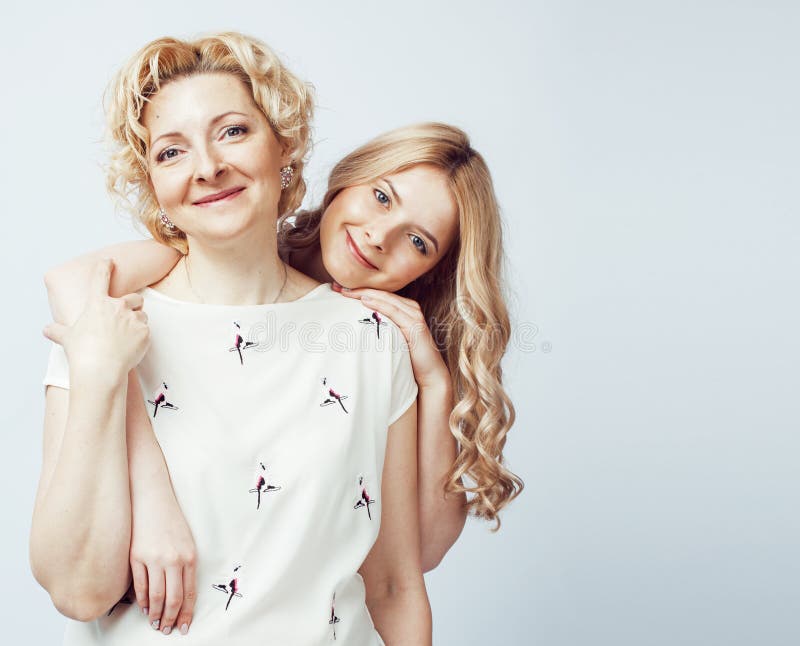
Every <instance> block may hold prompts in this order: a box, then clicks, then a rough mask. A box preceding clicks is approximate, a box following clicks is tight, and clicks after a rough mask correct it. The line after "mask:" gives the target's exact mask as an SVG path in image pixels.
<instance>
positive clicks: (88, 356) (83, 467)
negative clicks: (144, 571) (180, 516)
mask: <svg viewBox="0 0 800 646" xmlns="http://www.w3.org/2000/svg"><path fill="white" fill-rule="evenodd" d="M110 273H111V264H110V263H108V262H104V263H98V265H97V267H96V269H95V274H94V276H93V278H92V281H91V282H92V286H91V289H90V290H89V298H88V301H87V305H86V309H85V310H84V312H83V313H82V314H81V316H80V317H79V318H78V320H77V322H76V323H75V325H73V326H72V327H69V328H67V327H64V326H62V325H58V324H54V325H51V326H48V328H47V330H46V334H47V335H48V336H49V337H50V338H51V339H52V340H53V341H56V342H58V343H60V344H61V345H63V347H64V349H65V351H66V353H67V356H68V357H69V378H70V386H71V387H70V389H69V390H66V389H64V388H57V387H53V386H50V387H48V388H47V393H46V402H45V428H44V442H43V458H42V471H41V476H40V480H39V486H38V489H37V493H36V500H35V503H34V513H33V522H32V524H31V535H30V562H31V569H32V571H33V574H34V576H35V577H36V580H37V581H39V583H40V584H41V585H42V586H43V587H44V588H45V589H46V590H47V591H48V592H49V593H50V596H51V598H52V600H53V603H54V604H55V606H56V608H58V610H59V611H60V612H61V613H63V614H65V615H67V616H68V617H72V618H74V619H77V620H80V621H89V620H92V619H95V618H97V617H98V616H100V615H101V614H102V613H104V612H106V611H107V610H108V609H109V608H110V607H111V606H113V605H114V603H115V602H116V601H117V600H119V598H120V597H121V596H122V595H123V594H124V593H125V591H126V590H127V589H128V586H129V583H130V576H129V574H128V551H129V545H130V536H131V507H130V492H129V489H128V461H127V451H126V439H125V415H126V413H125V410H126V392H127V382H128V373H129V371H130V370H131V369H132V368H133V366H135V365H136V364H138V363H139V361H140V360H141V358H142V356H143V355H144V353H145V352H146V350H147V346H148V342H149V332H148V328H147V323H146V317H145V315H144V314H143V312H141V311H140V310H141V305H142V302H141V301H142V299H141V296H139V295H137V294H130V295H128V296H126V297H124V298H122V299H113V298H109V297H108V296H107V289H108V282H109V278H110ZM109 528H113V529H109Z"/></svg>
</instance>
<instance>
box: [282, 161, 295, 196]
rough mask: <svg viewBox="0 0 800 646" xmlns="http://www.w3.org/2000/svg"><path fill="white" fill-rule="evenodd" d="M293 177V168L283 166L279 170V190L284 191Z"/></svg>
mask: <svg viewBox="0 0 800 646" xmlns="http://www.w3.org/2000/svg"><path fill="white" fill-rule="evenodd" d="M293 177H294V168H293V167H292V166H284V167H283V168H281V190H282V191H283V190H285V189H287V188H288V187H289V184H291V183H292V178H293Z"/></svg>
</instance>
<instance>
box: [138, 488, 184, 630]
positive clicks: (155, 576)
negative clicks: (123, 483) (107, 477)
mask: <svg viewBox="0 0 800 646" xmlns="http://www.w3.org/2000/svg"><path fill="white" fill-rule="evenodd" d="M137 495H138V496H140V499H139V500H137V501H136V504H135V505H134V510H133V528H132V532H131V572H132V573H133V587H134V591H135V593H136V603H138V604H139V607H140V608H141V609H142V614H145V615H147V621H148V622H149V623H150V625H151V626H152V627H153V628H154V629H155V630H160V631H161V632H162V633H164V634H165V635H169V634H170V633H171V632H172V630H173V628H175V629H176V630H180V632H181V634H182V635H185V634H186V633H187V632H188V631H189V626H191V625H192V616H193V613H194V604H195V600H196V598H197V586H196V580H195V576H196V565H197V552H196V548H195V544H194V539H193V538H192V532H191V530H190V529H189V526H188V525H187V523H186V520H185V518H184V516H183V512H182V511H181V509H180V506H179V505H178V501H177V500H175V495H174V493H173V492H172V489H171V488H168V490H166V491H160V490H158V487H157V486H155V487H154V486H152V485H149V484H148V485H145V484H144V483H142V484H140V485H139V490H138V493H137Z"/></svg>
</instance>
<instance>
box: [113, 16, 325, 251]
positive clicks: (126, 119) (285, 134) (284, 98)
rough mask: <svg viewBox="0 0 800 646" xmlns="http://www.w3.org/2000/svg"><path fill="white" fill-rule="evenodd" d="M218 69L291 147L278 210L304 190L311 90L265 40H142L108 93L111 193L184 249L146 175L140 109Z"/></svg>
mask: <svg viewBox="0 0 800 646" xmlns="http://www.w3.org/2000/svg"><path fill="white" fill-rule="evenodd" d="M213 73H224V74H232V75H233V76H235V77H236V78H238V79H240V80H241V81H242V82H243V83H244V84H245V85H246V86H247V88H248V89H249V90H250V91H251V92H252V95H253V100H254V101H255V103H256V105H257V106H258V107H259V108H260V109H261V111H262V112H263V113H264V115H265V116H266V118H267V121H268V122H269V124H270V126H271V127H272V130H273V132H274V133H275V135H276V137H277V138H278V141H279V142H280V144H281V145H282V146H283V148H284V149H285V150H286V151H287V152H288V153H289V155H290V158H291V163H292V166H294V169H295V179H294V181H293V182H292V184H291V185H290V186H289V187H288V188H287V189H286V190H284V191H283V192H282V193H281V197H280V201H279V203H278V215H279V216H280V215H283V214H286V213H291V212H292V211H293V210H294V209H296V208H298V207H299V206H300V203H301V202H302V201H303V196H304V195H305V191H306V184H305V181H304V180H303V167H304V165H305V161H306V156H307V154H308V151H309V147H310V143H311V118H312V115H313V108H314V93H313V89H312V87H311V86H310V85H308V84H307V83H304V82H303V81H301V80H300V79H299V78H297V77H296V76H295V75H294V74H293V73H292V72H290V71H289V69H288V68H286V66H285V65H284V64H283V63H282V62H281V61H280V59H279V58H278V57H277V55H276V54H275V53H274V52H273V51H272V50H271V49H270V48H269V47H267V45H265V44H264V43H262V42H260V41H259V40H256V39H255V38H252V37H250V36H245V35H243V34H240V33H236V32H225V33H219V34H212V35H209V36H206V37H203V38H198V39H196V40H178V39H176V38H159V39H157V40H154V41H152V42H150V43H148V44H147V45H145V46H144V47H143V48H142V49H141V50H139V51H138V52H137V53H136V54H134V56H133V57H132V58H131V59H130V60H129V61H128V62H127V63H126V64H125V65H124V66H123V68H122V69H121V70H120V71H119V73H118V74H117V75H116V77H115V78H114V79H113V80H112V82H111V84H110V85H109V87H108V89H107V91H106V97H105V99H106V101H105V102H106V120H107V131H108V133H107V135H108V139H109V143H110V145H111V149H112V150H111V159H110V163H109V167H108V170H107V174H106V187H107V188H108V190H109V192H110V193H111V194H112V195H113V196H114V197H116V198H117V199H118V201H119V202H121V203H122V205H123V206H124V207H126V208H127V210H129V211H130V212H131V213H132V215H133V216H134V217H135V219H136V220H138V221H139V222H140V223H141V224H143V225H144V227H145V228H146V229H147V230H148V231H149V232H150V234H151V235H152V236H153V238H155V239H156V240H158V241H159V242H161V243H163V244H166V245H169V246H171V247H174V248H175V249H177V250H178V251H180V252H181V253H186V252H187V243H186V235H185V234H184V233H183V232H182V231H179V230H175V231H173V232H170V231H169V230H168V229H166V228H165V227H164V226H163V225H162V223H161V221H160V218H159V207H158V202H157V200H156V198H155V195H154V194H153V190H152V187H151V185H150V181H149V174H148V163H147V142H148V134H147V129H146V128H145V127H144V126H143V125H142V111H143V110H144V107H145V105H146V104H147V102H148V101H149V99H150V97H152V96H153V95H154V94H156V92H158V91H159V89H160V88H161V87H163V86H164V85H165V84H167V83H169V82H170V81H173V80H175V79H181V78H186V77H189V76H194V75H197V74H213Z"/></svg>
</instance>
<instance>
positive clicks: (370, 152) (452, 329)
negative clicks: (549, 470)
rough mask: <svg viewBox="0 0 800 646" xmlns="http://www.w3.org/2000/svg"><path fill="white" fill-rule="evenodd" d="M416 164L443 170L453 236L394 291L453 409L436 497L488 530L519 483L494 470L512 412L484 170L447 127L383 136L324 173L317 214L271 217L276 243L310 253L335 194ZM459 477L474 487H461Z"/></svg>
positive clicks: (465, 141) (499, 257) (492, 206)
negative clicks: (424, 339) (417, 322)
mask: <svg viewBox="0 0 800 646" xmlns="http://www.w3.org/2000/svg"><path fill="white" fill-rule="evenodd" d="M417 164H431V165H433V166H436V167H437V168H439V169H441V170H443V171H444V172H445V173H446V175H447V177H448V178H449V183H450V189H451V190H452V192H453V196H454V197H455V201H456V204H457V207H458V218H459V231H458V236H457V239H456V241H455V242H454V243H453V244H452V246H451V247H450V249H449V250H448V251H447V253H446V254H445V255H444V257H443V258H442V259H441V260H440V261H439V262H438V263H437V265H436V266H435V267H434V268H433V269H432V270H430V271H429V272H427V273H426V274H424V275H422V276H420V277H419V278H417V279H416V280H415V281H413V282H412V283H410V284H408V285H406V286H405V287H404V288H403V289H401V290H400V291H398V292H397V293H398V294H400V295H401V296H405V297H407V298H411V299H413V300H415V301H417V302H418V303H419V304H420V307H421V309H422V312H423V315H424V316H425V320H426V322H427V323H428V327H429V328H430V329H431V333H432V335H433V337H434V339H435V341H436V343H437V345H438V347H439V351H440V353H441V355H442V358H443V359H444V361H445V363H446V364H447V367H448V370H449V372H450V377H451V380H452V382H453V390H454V393H455V397H456V404H455V407H454V408H453V411H452V413H451V414H450V420H449V425H450V432H451V433H452V434H453V436H454V437H455V438H456V440H457V441H458V445H459V451H458V456H457V458H456V460H455V463H454V464H453V465H452V467H451V469H450V471H449V473H448V478H447V482H446V483H445V492H446V493H460V492H469V493H472V494H474V495H473V496H472V497H471V499H470V500H469V501H468V503H467V507H468V511H470V512H471V513H472V514H473V515H474V516H477V517H479V518H484V519H487V520H493V521H495V522H496V525H495V530H496V529H498V528H499V527H500V518H499V516H498V513H499V512H500V510H501V509H502V508H503V507H505V506H506V505H507V504H508V503H509V502H511V500H513V499H514V498H515V497H516V496H517V495H519V493H520V492H521V491H522V489H523V487H524V483H523V482H522V480H521V479H520V478H519V477H518V476H516V475H515V474H514V473H512V472H511V471H509V470H508V469H507V468H506V467H505V466H504V464H503V462H504V460H503V448H504V446H505V443H506V436H507V434H508V431H509V429H510V428H511V426H512V425H513V423H514V416H515V413H514V406H513V404H512V403H511V400H510V398H509V396H508V394H507V393H506V391H505V390H504V388H503V385H502V370H501V367H500V361H501V359H502V357H503V354H505V350H506V346H507V345H508V341H509V337H510V334H511V325H510V322H509V316H508V309H507V307H506V303H505V298H504V294H503V278H502V274H503V252H502V222H501V219H500V210H499V207H498V205H497V199H496V197H495V194H494V189H493V187H492V179H491V176H490V174H489V169H488V168H487V166H486V163H485V162H484V160H483V158H482V157H481V156H480V154H479V153H478V152H477V151H475V150H474V149H473V148H472V147H471V146H470V142H469V138H468V137H467V135H466V134H465V133H464V132H463V131H462V130H459V129H458V128H455V127H453V126H450V125H447V124H443V123H423V124H418V125H413V126H409V127H405V128H399V129H397V130H392V131H391V132H388V133H385V134H383V135H380V136H379V137H377V138H375V139H373V140H372V141H370V142H368V143H367V144H365V145H363V146H361V147H360V148H358V149H356V150H354V151H353V152H352V153H350V154H349V155H347V156H346V157H345V158H344V159H342V160H341V161H340V162H339V163H338V164H336V166H335V167H334V168H333V170H332V171H331V174H330V177H329V180H328V190H327V192H326V194H325V198H324V199H323V201H322V204H321V205H320V206H319V207H318V208H316V209H313V210H309V211H302V212H300V213H296V214H294V215H289V214H287V215H284V216H283V217H282V218H281V219H280V220H279V222H278V246H279V248H280V249H281V251H282V253H283V254H284V256H286V254H288V253H289V252H291V251H292V250H299V249H304V248H308V247H311V246H312V245H316V246H318V245H319V243H320V242H319V237H320V223H321V222H322V215H323V213H324V212H325V210H326V209H327V208H328V206H330V204H331V202H332V201H333V199H334V198H335V197H336V196H337V195H338V194H339V192H340V191H341V190H342V189H344V188H347V187H349V186H356V185H359V184H366V183H369V182H372V181H374V180H375V179H377V178H379V177H382V176H385V175H388V174H390V173H396V172H400V171H402V170H405V169H408V168H410V167H412V166H415V165H417ZM464 476H466V477H467V478H468V479H469V480H471V481H472V482H473V483H474V485H472V486H469V485H468V486H465V485H464Z"/></svg>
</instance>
